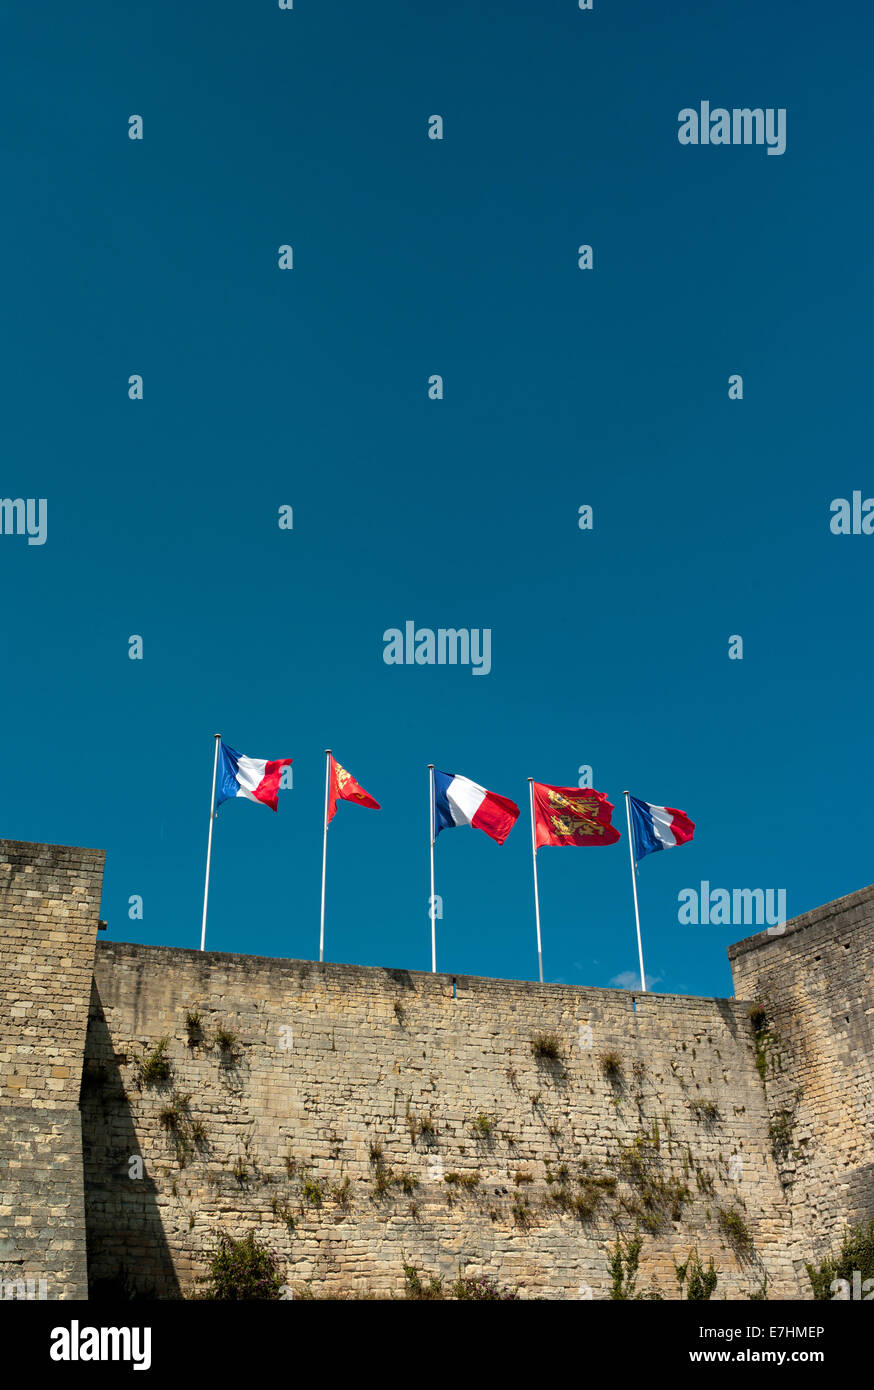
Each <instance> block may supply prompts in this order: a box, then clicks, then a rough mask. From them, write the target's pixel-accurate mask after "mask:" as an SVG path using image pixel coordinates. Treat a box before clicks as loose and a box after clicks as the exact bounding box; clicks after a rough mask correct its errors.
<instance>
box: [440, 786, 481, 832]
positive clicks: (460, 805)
mask: <svg viewBox="0 0 874 1390" xmlns="http://www.w3.org/2000/svg"><path fill="white" fill-rule="evenodd" d="M485 799H486V789H485V787H479V786H477V784H476V782H471V780H470V778H468V777H453V779H452V781H451V782H450V783H449V786H448V787H447V788H446V800H447V801H448V802H449V806H450V809H451V811H452V819H453V820H454V821H455V824H456V825H470V823H471V821H472V820H473V818H474V816H475V815H476V813H477V811H478V810H479V808H480V806H482V804H483V802H484V801H485Z"/></svg>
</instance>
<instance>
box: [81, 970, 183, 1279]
mask: <svg viewBox="0 0 874 1390" xmlns="http://www.w3.org/2000/svg"><path fill="white" fill-rule="evenodd" d="M80 1105H81V1110H82V1141H83V1155H84V1165H85V1229H86V1243H87V1256H88V1296H89V1298H92V1299H94V1300H96V1301H103V1302H105V1301H117V1300H129V1299H157V1298H161V1299H164V1298H181V1296H182V1295H181V1292H180V1288H179V1281H178V1279H177V1277H176V1274H175V1271H174V1269H173V1262H172V1260H171V1258H170V1251H169V1248H168V1246H167V1241H166V1237H165V1235H164V1228H163V1224H162V1221H161V1216H160V1212H159V1210H158V1204H157V1191H156V1187H155V1183H154V1181H153V1180H152V1178H151V1176H150V1175H149V1173H148V1171H147V1170H146V1169H145V1163H144V1160H143V1159H142V1153H141V1151H140V1146H139V1142H138V1140H137V1136H136V1131H135V1129H134V1124H133V1119H132V1116H131V1110H130V1105H129V1104H128V1100H127V1095H126V1093H125V1089H124V1084H123V1082H122V1077H121V1072H120V1069H119V1061H118V1058H117V1057H116V1053H115V1049H114V1047H113V1043H112V1038H111V1036H110V1033H109V1028H108V1027H107V1023H106V1018H105V1016H104V1012H103V1005H102V1002H101V999H100V994H99V991H98V989H97V985H96V983H95V982H94V981H92V984H91V1004H90V1009H89V1014H88V1033H87V1037H86V1041H85V1063H84V1068H83V1071H82V1091H81V1097H80ZM137 1158H139V1159H140V1160H141V1162H142V1164H143V1167H142V1172H143V1176H142V1177H140V1178H137V1177H132V1176H131V1172H132V1169H135V1164H134V1163H133V1160H135V1159H137Z"/></svg>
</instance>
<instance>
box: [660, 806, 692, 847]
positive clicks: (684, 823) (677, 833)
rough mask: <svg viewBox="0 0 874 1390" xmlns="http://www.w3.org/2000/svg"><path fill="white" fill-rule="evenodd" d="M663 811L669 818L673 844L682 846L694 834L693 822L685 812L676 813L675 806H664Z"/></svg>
mask: <svg viewBox="0 0 874 1390" xmlns="http://www.w3.org/2000/svg"><path fill="white" fill-rule="evenodd" d="M665 810H666V811H667V812H668V815H669V816H670V817H671V834H672V835H673V837H674V841H675V843H676V844H678V845H684V844H685V843H686V841H687V840H691V839H692V836H693V835H694V834H695V822H694V821H693V820H690V819H689V817H688V816H687V815H686V812H685V811H678V810H677V809H676V807H675V806H666V807H665Z"/></svg>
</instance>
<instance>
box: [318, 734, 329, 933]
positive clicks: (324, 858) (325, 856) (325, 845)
mask: <svg viewBox="0 0 874 1390" xmlns="http://www.w3.org/2000/svg"><path fill="white" fill-rule="evenodd" d="M330 785H331V750H330V748H326V749H325V824H324V827H323V830H322V922H321V926H320V928H319V960H324V959H325V865H326V863H327V859H328V792H329V790H330Z"/></svg>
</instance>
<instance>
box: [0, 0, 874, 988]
mask: <svg viewBox="0 0 874 1390" xmlns="http://www.w3.org/2000/svg"><path fill="white" fill-rule="evenodd" d="M3 30H4V58H3V60H2V62H3V67H4V74H3V76H4V81H3V90H4V108H5V110H4V120H3V122H2V123H0V131H2V133H0V139H2V145H3V148H2V154H3V166H4V171H5V178H4V182H5V191H6V202H7V216H6V218H5V221H4V231H3V236H4V241H5V255H4V260H5V267H6V275H5V277H4V278H5V287H6V315H5V317H6V323H7V333H6V335H5V347H6V350H5V353H4V361H3V386H4V427H5V428H4V433H5V450H4V456H5V462H4V467H3V478H2V486H0V492H2V495H3V496H9V497H18V496H21V497H33V498H39V497H45V498H46V499H47V500H48V533H47V541H46V543H45V545H42V546H33V547H31V546H28V545H27V543H26V541H25V539H24V538H23V537H17V536H7V535H3V536H0V577H2V584H3V592H4V594H5V596H6V603H5V605H4V607H5V621H4V622H3V624H2V629H0V640H2V654H3V669H4V671H5V674H6V678H5V680H4V681H3V685H2V691H0V712H2V721H3V728H4V729H5V733H6V737H5V757H4V774H5V775H4V782H5V795H4V797H3V815H2V821H0V833H2V834H3V835H5V836H6V837H8V838H11V839H21V840H40V841H58V842H62V843H68V844H84V845H97V846H101V847H104V848H105V849H106V851H107V870H106V879H105V887H104V901H103V914H104V916H105V917H107V918H108V920H109V923H110V936H111V937H112V938H114V939H126V940H136V941H150V942H160V943H164V944H169V945H179V946H194V945H197V944H198V941H199V933H200V914H201V903H202V892H203V869H204V857H205V848H206V832H207V818H208V810H209V805H208V802H209V787H210V776H211V769H212V748H213V743H212V735H213V733H214V732H216V731H221V732H222V733H223V734H224V736H225V738H226V739H227V740H228V742H230V743H231V744H232V745H233V746H235V747H236V748H237V749H239V750H241V751H243V752H245V753H248V754H250V755H252V756H256V757H271V758H273V757H292V758H293V759H294V788H293V790H291V791H286V792H284V793H283V794H282V796H281V799H280V811H279V814H278V815H277V816H273V815H271V813H270V812H269V811H267V810H264V809H262V808H261V807H256V806H252V805H250V804H248V803H244V802H233V803H229V804H226V805H225V806H223V807H222V809H221V811H220V813H219V818H218V820H217V823H216V830H215V843H214V866H213V878H212V887H211V899H210V922H209V933H208V945H209V946H210V947H212V948H213V949H216V950H229V951H245V952H254V953H258V954H266V955H282V956H291V957H297V958H312V957H313V956H317V952H318V912H319V882H320V870H321V862H320V855H321V817H322V797H323V786H324V755H323V750H324V748H325V747H326V746H328V745H330V746H331V747H332V748H333V749H334V750H335V752H336V755H337V757H338V758H339V760H340V761H341V762H342V763H343V764H344V765H345V766H346V767H348V768H349V770H350V771H351V772H352V773H353V775H354V776H355V777H357V778H358V780H359V781H360V782H361V783H362V784H363V785H364V786H365V787H366V788H367V790H368V791H369V792H371V793H372V794H373V795H374V796H375V797H376V798H377V799H378V800H379V801H380V802H381V803H382V805H383V809H382V810H381V811H380V812H371V811H365V810H361V809H359V808H356V807H353V806H345V805H341V807H340V809H339V811H338V814H337V818H336V820H335V821H334V823H333V824H332V827H331V831H330V835H329V861H328V917H327V952H326V954H327V958H328V959H330V960H338V961H353V962H359V963H362V964H380V965H392V966H399V967H408V968H412V969H427V968H428V967H429V964H430V946H429V923H428V912H427V891H428V890H427V870H428V840H427V820H428V800H427V772H426V768H427V764H428V763H429V762H434V763H436V764H437V766H438V767H441V768H443V769H445V770H447V771H455V772H459V773H463V774H464V775H466V776H468V777H472V778H474V779H475V780H477V781H479V782H481V783H483V784H484V785H485V786H487V787H489V788H491V789H493V790H494V791H497V792H499V793H501V794H503V795H505V796H511V797H513V798H514V799H515V800H516V801H518V802H519V803H520V805H522V806H523V812H527V804H526V799H527V782H526V778H527V777H528V776H534V777H535V778H537V779H538V780H541V781H545V782H551V783H555V784H562V785H569V786H574V785H576V783H577V777H578V768H579V767H580V766H581V765H584V764H588V765H591V766H592V768H593V769H594V781H595V786H596V787H597V788H598V789H599V790H601V791H604V792H606V793H608V795H609V796H610V799H611V800H612V801H613V802H614V803H615V805H616V813H615V815H616V819H617V823H618V824H619V826H620V829H621V830H622V832H623V838H622V841H621V842H620V843H619V844H617V845H616V846H613V847H611V848H608V849H601V850H559V849H552V850H548V849H547V850H543V851H541V853H540V857H539V863H540V890H541V900H542V918H543V937H544V960H545V972H546V978H547V979H552V980H564V981H567V982H568V983H573V984H595V985H604V984H609V983H610V982H611V981H615V980H617V979H621V978H622V976H623V974H624V973H625V972H628V971H633V970H634V969H635V968H636V959H637V953H636V943H635V935H634V919H633V911H632V903H631V887H630V880H629V868H628V853H627V842H626V839H625V826H624V809H623V803H622V797H621V792H622V790H623V788H625V787H629V788H630V789H631V791H632V792H633V793H634V794H635V795H637V796H639V797H642V798H644V799H646V800H649V801H652V802H656V803H668V804H671V805H675V806H679V807H682V808H683V809H684V810H686V811H688V813H689V814H690V815H691V816H692V817H693V819H694V820H695V821H696V823H697V827H698V829H697V833H696V838H695V840H694V842H693V843H692V844H691V845H688V846H685V847H683V848H682V849H678V850H676V851H674V852H669V853H667V854H659V855H655V856H651V857H650V858H649V859H648V860H646V861H645V862H644V863H643V865H642V866H641V872H640V892H641V912H642V919H643V929H644V948H645V955H646V964H647V971H648V973H650V974H651V975H652V976H653V977H655V980H656V985H655V987H656V988H657V989H659V990H669V991H679V992H687V993H701V994H717V995H720V994H729V993H731V980H730V974H729V970H728V965H727V960H726V956H725V947H726V945H727V944H728V943H729V942H730V941H732V940H736V939H738V938H739V937H741V936H743V935H747V934H748V932H749V929H744V928H743V927H718V926H707V927H698V928H694V927H681V926H680V925H679V923H678V920H677V907H678V903H677V895H678V893H679V892H680V891H681V890H683V889H685V888H688V887H697V885H698V884H699V883H700V881H701V880H705V879H706V880H708V881H709V882H710V883H711V884H712V885H713V886H714V887H715V886H720V887H726V888H729V889H731V888H756V887H761V888H775V889H779V888H784V889H785V890H786V894H787V903H788V911H789V913H790V915H793V914H796V913H798V912H802V911H805V910H807V909H809V908H811V907H813V906H816V905H817V904H819V903H822V902H824V901H827V900H828V899H830V898H832V897H835V896H838V895H840V894H843V893H846V892H850V891H852V890H853V889H856V888H858V887H860V886H862V885H863V884H866V883H868V882H869V881H870V880H871V879H872V877H874V873H872V869H871V857H870V853H869V844H870V839H871V823H870V813H869V810H868V806H869V802H870V798H869V795H868V789H869V782H870V769H871V751H872V750H871V722H872V721H871V678H872V654H871V643H870V636H869V632H868V624H867V622H866V620H865V616H864V615H865V612H866V609H867V597H868V593H869V587H870V582H871V581H870V576H871V565H872V554H874V537H865V536H846V537H836V536H833V535H832V534H831V533H830V529H829V520H830V513H829V504H830V502H831V500H832V499H833V498H835V497H850V496H851V494H852V491H853V490H854V489H861V490H862V493H863V496H865V497H867V496H868V495H869V494H872V495H874V475H872V469H871V466H870V427H871V420H870V415H871V407H870V399H871V391H870V380H869V377H870V371H871V362H870V351H869V342H870V304H871V293H872V284H871V280H872V255H871V249H870V230H869V228H870V221H871V194H870V189H869V187H868V184H869V182H870V181H869V180H866V179H865V178H864V177H863V175H862V170H863V168H864V167H866V164H867V160H868V137H867V129H868V124H869V119H870V99H869V71H868V68H869V60H868V56H867V55H868V54H869V53H870V49H871V40H872V37H874V33H872V31H874V22H872V19H871V16H870V14H868V13H867V12H866V11H864V9H862V8H860V7H838V8H837V9H835V8H831V9H829V10H826V9H824V8H822V7H821V6H819V5H817V6H813V5H810V4H789V3H772V4H770V5H768V6H767V7H766V9H763V8H762V7H761V6H760V5H757V4H755V3H753V2H752V0H748V2H747V0H742V2H741V3H738V4H735V5H733V6H731V7H722V8H714V7H710V6H702V5H700V4H693V3H682V4H678V3H674V4H668V5H664V6H654V5H652V4H644V3H641V0H634V2H633V3H628V4H624V5H615V4H608V3H605V2H603V0H595V9H594V10H593V11H592V12H581V11H579V10H578V9H577V8H576V7H575V5H574V4H573V3H571V0H563V2H562V3H558V0H548V3H543V4H534V3H526V4H523V3H519V2H518V0H502V3H501V4H497V3H495V4H493V5H473V4H470V3H466V4H463V3H446V4H442V5H440V6H439V7H435V6H432V5H426V4H424V3H405V4H402V3H399V2H398V0H394V3H393V2H392V0H386V3H379V4H373V5H367V6H362V5H361V4H360V3H357V2H356V3H353V2H352V0H342V3H340V2H338V3H316V0H297V2H296V4H295V8H294V10H293V11H292V12H283V11H280V10H279V9H278V7H277V6H276V4H274V3H271V0H247V3H246V4H242V3H230V0H220V3H214V4H211V5H208V6H203V5H190V6H181V7H180V6H178V5H176V4H171V3H169V0H155V2H154V3H152V4H151V5H150V6H149V7H148V9H147V10H146V11H144V10H143V9H142V7H132V8H129V9H127V10H125V9H124V8H120V7H118V6H117V5H114V4H109V3H107V2H106V0H97V2H96V3H92V4H91V5H89V6H87V7H86V8H85V10H84V11H83V10H82V9H81V7H71V6H69V5H67V4H61V3H59V0H50V2H49V3H45V4H41V5H40V6H39V7H36V8H33V7H26V6H24V5H21V4H20V5H18V6H16V7H14V8H13V10H12V11H11V13H7V15H6V17H5V19H4V25H3ZM702 99H707V100H709V101H710V102H711V104H712V105H714V106H716V105H725V106H727V107H733V106H762V107H785V108H786V110H787V149H786V152H785V154H783V155H781V156H779V157H771V156H768V155H766V152H765V150H764V149H763V148H761V147H755V146H753V147H727V148H719V147H713V146H711V147H706V148H705V147H683V146H681V145H680V144H679V143H678V141H677V128H678V123H677V116H678V112H679V111H680V110H681V109H682V108H684V107H687V106H696V107H697V105H698V104H699V103H700V101H701V100H702ZM434 113H438V114H440V115H442V116H443V118H444V122H445V129H444V139H443V140H442V141H433V140H429V139H428V138H427V120H428V117H429V116H430V115H432V114H434ZM131 114H138V115H141V116H142V117H143V120H144V139H143V140H142V141H137V142H134V141H131V140H129V139H128V135H127V131H128V117H129V116H130V115H131ZM285 243H288V244H291V245H292V246H293V247H294V269H293V270H292V271H288V272H282V271H280V270H279V269H278V267H277V257H278V248H279V246H280V245H282V244H285ZM581 243H588V244H591V245H592V246H593V248H594V269H593V270H592V271H591V272H587V271H585V272H584V271H580V270H579V269H578V268H577V257H576V249H577V247H578V246H579V245H580V244H581ZM133 373H139V374H142V376H143V379H144V399H143V400H142V401H137V402H134V401H131V400H129V399H128V378H129V377H130V375H131V374H133ZM432 373H439V374H441V375H442V376H443V378H444V383H445V386H444V390H445V395H444V399H443V400H441V401H433V400H429V399H428V392H427V386H428V379H429V377H430V376H431V374H432ZM733 373H741V374H742V375H743V382H744V399H743V400H742V401H730V400H729V398H728V378H729V376H730V375H731V374H733ZM283 504H289V505H291V506H293V508H294V528H293V530H292V531H281V530H280V529H279V527H278V525H277V514H278V508H279V507H280V506H281V505H283ZM582 504H589V505H591V506H592V507H593V508H594V529H593V530H592V531H591V532H585V533H584V532H581V531H580V530H579V528H578V524H577V522H578V508H579V506H580V505H582ZM407 619H413V620H414V621H415V622H416V624H417V625H418V626H422V627H432V628H438V627H456V628H483V627H488V628H490V629H491V632H492V670H491V672H490V674H489V675H488V676H484V677H476V676H473V674H472V672H471V671H470V670H469V669H466V668H464V667H456V668H450V667H409V668H408V667H402V668H399V667H393V666H387V665H386V664H385V663H384V662H383V660H382V652H383V640H382V635H383V632H384V631H385V630H386V629H387V628H391V627H402V626H403V623H404V622H405V620H407ZM131 634H138V635H141V636H142V638H143V651H144V658H143V660H141V661H131V660H129V658H128V639H129V637H130V635H131ZM732 634H740V635H741V636H742V637H743V641H744V657H743V660H742V661H730V660H729V659H728V641H729V637H730V636H731V635H732ZM437 861H438V862H437V878H438V882H437V887H438V891H439V892H440V893H441V895H442V897H443V905H444V917H443V920H442V921H441V922H439V924H438V966H439V968H441V969H443V970H447V971H452V972H457V973H471V974H481V975H496V976H506V977H519V978H528V979H531V978H536V971H537V959H536V950H535V936H534V915H533V901H532V884H531V855H530V833H529V827H528V822H527V816H526V817H525V818H523V819H520V821H519V822H518V824H517V826H516V828H515V830H514V831H513V833H512V834H511V836H510V838H509V839H508V841H507V843H506V844H505V845H504V846H502V847H499V846H497V845H495V844H494V843H492V842H491V841H490V840H489V839H488V838H487V837H486V836H485V835H483V834H481V833H478V832H476V831H472V830H459V831H457V832H447V833H444V834H443V835H441V836H440V840H439V844H438V855H437ZM132 894H138V895H141V896H142V898H143V908H144V916H143V920H142V921H131V920H129V917H128V900H129V897H130V896H131V895H132Z"/></svg>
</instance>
